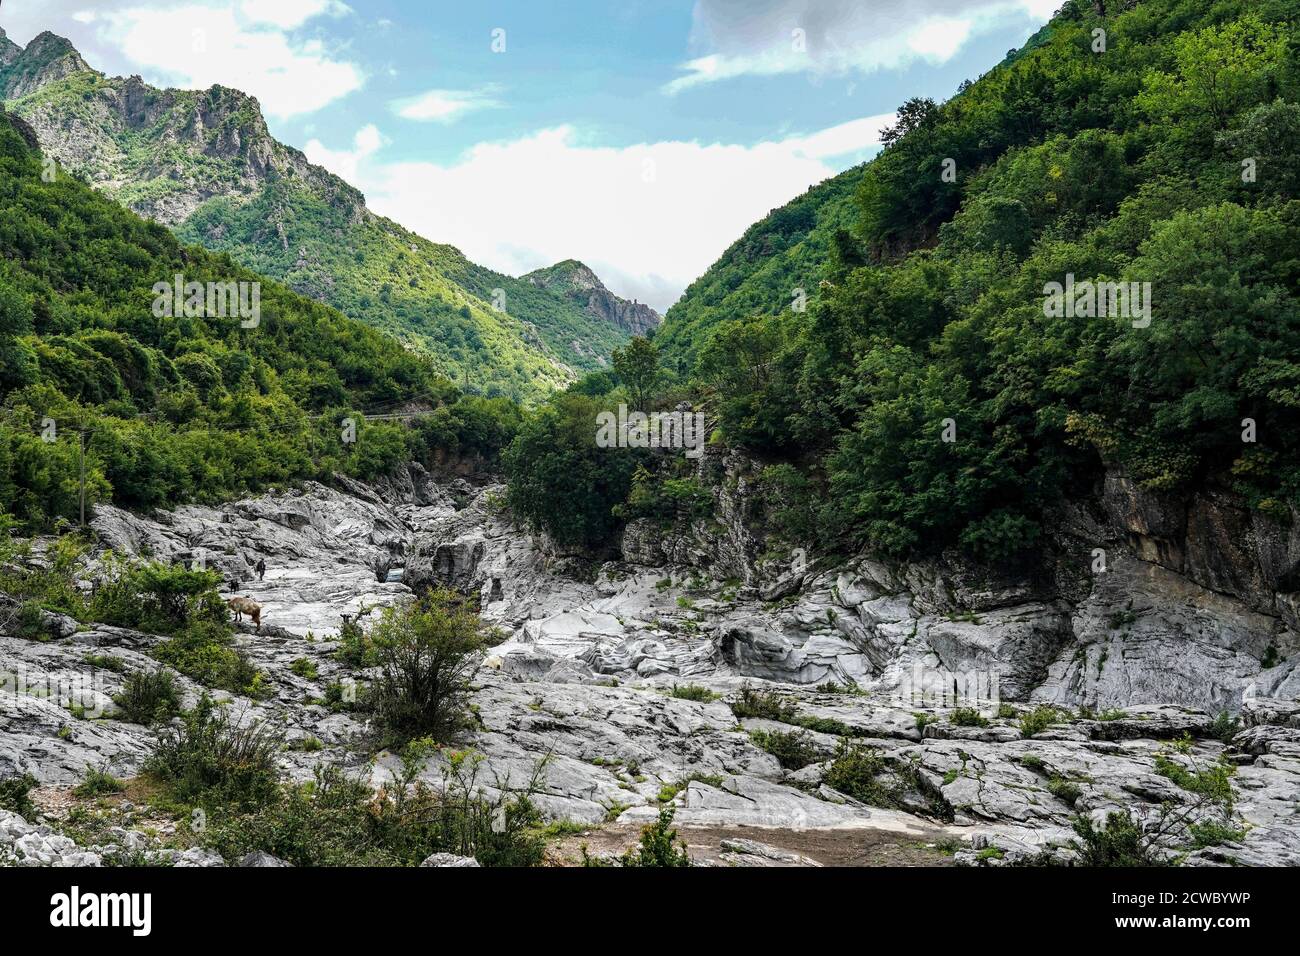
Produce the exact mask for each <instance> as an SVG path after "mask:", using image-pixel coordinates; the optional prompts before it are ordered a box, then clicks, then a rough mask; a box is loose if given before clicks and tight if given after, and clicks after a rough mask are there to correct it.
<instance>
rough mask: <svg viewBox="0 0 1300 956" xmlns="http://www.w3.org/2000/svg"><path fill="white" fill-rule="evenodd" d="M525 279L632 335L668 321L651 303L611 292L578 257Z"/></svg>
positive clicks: (652, 329) (645, 332) (534, 273)
mask: <svg viewBox="0 0 1300 956" xmlns="http://www.w3.org/2000/svg"><path fill="white" fill-rule="evenodd" d="M524 279H525V280H527V281H528V282H531V283H532V284H533V285H536V286H540V287H541V288H543V289H546V290H548V291H550V292H555V293H557V294H559V295H562V296H564V297H565V298H567V299H571V300H572V301H574V302H577V303H578V304H579V305H581V306H583V308H585V309H586V310H587V312H588V313H589V314H590V315H591V316H592V317H594V318H596V319H598V320H599V321H601V322H606V323H609V324H610V325H614V326H617V327H618V328H620V329H622V330H623V331H624V332H627V333H628V334H629V335H646V334H647V333H649V332H653V331H654V330H655V329H657V328H659V326H660V325H661V324H662V323H663V320H664V319H663V316H661V315H660V314H659V313H658V312H656V311H655V310H654V309H652V308H650V306H648V305H645V304H643V303H640V302H636V301H632V302H629V301H628V300H627V299H624V298H620V297H619V296H617V295H615V294H614V293H612V292H610V291H609V290H608V289H606V288H605V284H604V283H603V282H601V281H600V277H599V276H597V275H596V273H594V272H592V271H591V269H590V268H588V267H587V266H585V265H583V264H582V263H581V262H578V261H577V260H576V259H566V260H564V261H563V262H557V263H556V264H555V265H553V266H547V267H546V268H545V269H538V270H537V271H536V272H530V273H528V275H526V276H524Z"/></svg>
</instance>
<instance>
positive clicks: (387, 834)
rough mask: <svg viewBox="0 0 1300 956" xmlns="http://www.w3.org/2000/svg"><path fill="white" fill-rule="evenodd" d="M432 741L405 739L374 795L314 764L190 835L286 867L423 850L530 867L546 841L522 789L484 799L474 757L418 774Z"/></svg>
mask: <svg viewBox="0 0 1300 956" xmlns="http://www.w3.org/2000/svg"><path fill="white" fill-rule="evenodd" d="M432 756H433V747H432V745H431V744H430V743H429V742H428V741H415V742H412V743H411V744H410V745H408V746H407V747H406V748H405V750H404V751H403V753H402V769H401V771H400V773H399V774H397V775H395V777H394V779H393V780H392V781H391V782H390V783H389V784H387V785H386V786H384V787H383V788H381V789H380V791H379V792H378V793H375V792H374V791H373V790H372V789H371V788H370V785H369V784H368V783H366V782H365V781H364V780H361V779H356V778H353V777H349V776H347V775H346V774H345V772H344V771H343V770H342V769H341V768H339V767H337V766H321V767H317V768H316V773H315V780H314V781H313V782H312V783H309V784H306V785H302V786H294V785H290V784H282V785H281V786H279V787H278V788H276V789H275V790H272V791H270V792H269V793H267V794H266V796H265V799H263V800H262V801H261V802H260V804H259V805H257V806H255V807H253V808H251V809H250V810H248V812H245V813H241V814H238V815H230V814H221V815H220V816H218V817H217V818H216V819H215V820H213V821H212V825H210V826H209V827H208V828H207V829H206V831H205V832H204V833H202V834H200V835H199V836H200V837H201V839H202V840H203V842H205V843H207V844H208V845H209V846H212V847H213V848H215V849H217V850H218V851H220V852H221V853H222V855H224V856H225V857H226V858H227V859H229V860H238V859H240V858H241V857H243V856H244V854H246V853H250V852H254V851H260V852H266V853H270V854H272V855H273V856H276V857H278V858H279V859H282V860H284V861H285V862H287V863H291V864H293V865H294V866H418V865H419V864H420V863H421V862H422V861H423V860H424V859H425V858H427V857H428V856H429V855H430V854H433V853H452V854H455V855H457V856H472V857H474V858H475V859H477V860H478V862H479V863H480V865H482V866H485V867H492V866H500V867H516V866H536V865H538V864H539V863H541V861H542V856H543V853H544V850H545V847H546V842H545V839H544V836H543V833H542V831H541V828H540V814H539V813H538V812H537V810H536V808H535V807H534V806H533V803H532V801H531V799H530V798H531V796H532V795H533V794H534V792H535V791H536V781H533V782H531V783H530V784H529V785H528V786H527V787H525V788H524V789H523V790H522V791H520V792H502V793H499V794H498V795H497V796H495V797H491V798H489V797H488V796H487V795H486V794H485V792H484V789H483V787H482V786H481V785H480V783H479V780H478V777H479V764H480V763H481V758H480V757H478V756H477V755H475V754H468V753H453V754H449V755H447V756H446V764H445V767H444V771H443V779H442V781H441V787H431V786H429V785H428V784H427V783H425V781H424V780H422V779H419V776H420V774H421V772H422V771H423V770H424V769H425V766H426V764H427V763H428V761H429V759H430V758H431V757H432Z"/></svg>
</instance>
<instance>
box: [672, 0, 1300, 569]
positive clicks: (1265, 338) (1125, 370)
mask: <svg viewBox="0 0 1300 956" xmlns="http://www.w3.org/2000/svg"><path fill="white" fill-rule="evenodd" d="M1298 12H1300V11H1298V10H1297V7H1296V4H1295V3H1294V2H1293V0H1249V2H1247V0H1220V2H1216V3H1213V4H1211V3H1205V2H1199V0H1143V2H1142V3H1140V4H1137V5H1128V6H1125V7H1124V8H1123V9H1122V10H1116V11H1114V12H1113V13H1112V15H1109V16H1105V17H1101V16H1098V14H1097V13H1096V12H1095V9H1094V6H1093V5H1092V4H1091V3H1084V2H1078V0H1072V2H1070V3H1067V4H1066V5H1065V7H1064V8H1063V10H1062V11H1061V13H1060V14H1058V16H1057V17H1056V18H1055V20H1054V21H1053V23H1052V24H1051V25H1050V26H1049V27H1048V28H1047V29H1046V30H1044V31H1043V32H1042V33H1041V34H1040V35H1039V36H1037V37H1035V39H1034V41H1033V43H1032V44H1031V45H1030V47H1029V48H1027V49H1025V50H1022V51H1019V52H1018V53H1016V54H1015V55H1013V56H1012V57H1009V58H1008V60H1007V61H1006V62H1005V63H1003V64H1002V65H1000V66H998V67H997V68H995V69H993V70H992V71H990V72H989V73H988V74H986V75H985V76H983V77H982V78H981V79H979V80H978V81H977V82H975V83H973V84H969V85H964V86H963V89H962V90H961V91H960V92H959V93H958V95H956V96H955V97H953V98H952V99H951V100H949V101H947V102H945V103H943V104H941V105H936V104H934V103H931V102H929V101H925V100H916V101H912V102H910V103H909V104H908V105H907V107H906V108H905V109H904V110H903V111H902V112H901V113H900V120H899V124H898V127H897V128H896V130H895V131H894V134H893V135H891V136H890V137H888V139H889V140H890V141H891V144H890V145H889V146H887V148H886V149H885V150H884V152H883V153H882V154H881V155H880V156H879V157H878V158H877V159H876V160H874V161H873V162H871V163H869V164H868V165H867V166H866V167H865V168H863V169H862V170H858V171H852V172H850V173H846V174H845V175H844V176H843V177H840V178H839V179H837V180H833V181H831V182H830V183H827V184H825V185H824V186H822V187H819V190H820V192H819V190H813V191H812V192H810V193H809V194H808V195H806V196H804V197H801V198H800V199H799V200H796V201H795V202H794V203H792V204H791V205H790V206H788V207H786V208H784V209H782V210H779V211H778V212H777V213H774V214H773V215H772V216H771V217H769V219H767V220H765V221H764V222H763V223H760V224H759V225H757V226H755V227H754V228H753V229H751V230H750V232H749V233H748V234H747V235H746V237H745V238H744V239H742V241H741V242H740V243H738V244H737V246H736V247H733V249H732V250H730V251H729V252H728V253H727V255H726V256H724V257H723V259H722V260H721V261H720V262H719V263H718V264H717V265H716V266H715V267H714V268H713V269H712V270H710V272H709V274H708V275H706V276H705V277H704V278H702V279H701V280H699V281H698V282H697V283H696V284H695V285H694V286H692V288H691V289H690V290H688V292H687V295H686V297H685V299H684V300H683V301H682V302H681V303H679V304H678V305H677V306H676V307H674V309H673V310H672V311H670V313H669V315H668V317H667V321H666V325H665V327H664V329H663V331H662V334H661V335H659V336H658V337H657V338H656V341H657V343H658V344H659V345H660V347H661V349H663V351H664V353H665V361H666V362H667V363H668V364H669V365H670V366H672V367H676V368H680V369H682V370H684V371H688V372H689V373H690V375H691V376H692V377H693V379H694V381H695V383H696V387H697V389H698V390H699V392H700V393H701V395H702V397H703V398H704V399H705V400H706V401H707V402H708V403H709V405H710V406H711V407H713V408H716V410H717V413H718V417H719V419H720V427H721V430H722V432H723V435H724V436H725V437H726V438H727V439H728V440H730V441H731V442H734V443H739V444H741V445H742V446H744V447H746V448H747V449H749V450H750V451H752V452H754V453H756V454H758V455H760V456H764V457H766V458H767V459H768V460H770V461H771V462H773V464H774V465H777V466H779V467H780V468H781V469H783V470H779V471H776V472H774V473H773V475H772V478H773V481H772V482H771V487H770V489H769V490H770V491H773V492H775V493H778V494H777V495H776V497H774V500H773V502H772V503H773V505H774V508H773V510H774V511H776V512H779V514H780V516H781V521H780V522H779V524H780V527H779V528H778V529H777V530H783V531H784V532H785V533H786V534H787V535H788V536H789V537H791V538H794V539H797V540H802V541H805V542H809V541H817V542H818V543H819V544H820V545H822V546H830V547H836V548H842V549H845V550H848V549H854V548H858V547H862V546H867V547H870V548H872V549H874V550H876V551H878V552H882V553H886V554H893V555H908V554H915V553H918V552H930V551H935V550H938V549H942V548H946V547H950V546H954V545H955V546H960V547H961V548H963V549H964V550H966V551H967V552H969V553H971V554H973V555H975V556H977V557H981V558H984V559H987V560H992V561H1002V560H1008V559H1013V558H1016V557H1018V556H1021V555H1024V554H1026V553H1027V552H1030V551H1032V550H1033V549H1034V548H1035V547H1036V546H1037V545H1038V544H1040V542H1041V541H1042V539H1043V536H1044V531H1045V528H1046V526H1047V522H1048V521H1050V519H1047V518H1045V515H1047V514H1048V513H1049V511H1050V509H1051V508H1052V507H1053V506H1054V505H1056V504H1057V503H1058V502H1059V501H1061V500H1062V499H1063V498H1066V497H1077V496H1085V495H1087V494H1088V493H1090V492H1091V491H1093V490H1094V489H1095V488H1096V487H1097V482H1098V480H1099V478H1100V476H1101V474H1102V472H1103V470H1104V469H1106V468H1108V467H1109V468H1117V469H1122V470H1124V471H1125V472H1126V473H1127V474H1129V475H1130V476H1131V477H1132V478H1134V479H1135V480H1136V481H1137V482H1139V484H1140V485H1141V487H1143V488H1146V489H1148V490H1152V491H1161V492H1169V493H1173V494H1178V493H1183V492H1186V491H1189V490H1192V489H1196V488H1200V487H1205V486H1206V485H1214V486H1217V487H1220V488H1226V489H1228V490H1230V491H1232V492H1234V493H1236V494H1237V495H1238V496H1239V497H1240V498H1241V499H1242V500H1244V501H1245V502H1247V503H1248V504H1249V505H1250V506H1252V507H1254V508H1256V509H1259V510H1260V511H1262V512H1264V513H1267V514H1270V515H1275V516H1277V517H1279V518H1282V519H1286V518H1287V517H1288V515H1289V512H1290V509H1291V508H1292V507H1294V506H1295V505H1296V504H1297V503H1300V470H1297V468H1296V462H1297V460H1300V308H1298V304H1297V303H1298V300H1297V295H1296V293H1297V287H1298V282H1300V256H1297V249H1300V201H1298V200H1300V197H1297V195H1296V185H1297V176H1296V173H1295V169H1294V157H1295V155H1296V154H1297V151H1298V150H1300V67H1298V58H1297V40H1296V39H1295V37H1296V35H1297V34H1296V29H1295V28H1296V18H1297V13H1298ZM1096 29H1104V30H1105V31H1106V45H1105V49H1104V51H1095V50H1094V34H1093V31H1094V30H1096ZM948 159H951V160H953V161H955V167H953V168H955V173H956V175H955V177H945V176H944V175H943V172H944V169H945V160H948ZM1247 160H1252V161H1253V165H1252V164H1250V163H1247V162H1246V161H1247ZM1252 170H1253V173H1254V176H1253V177H1252V176H1251V175H1250V172H1251V171H1252ZM949 179H951V180H952V181H948V180H949ZM850 188H852V190H853V191H854V192H855V195H854V199H853V203H852V205H853V207H854V208H853V213H852V218H853V219H854V222H853V226H852V235H849V234H847V233H846V232H845V231H844V222H845V218H846V217H848V216H849V212H848V208H849V207H848V205H846V203H847V202H848V201H847V200H846V199H845V198H844V197H845V194H846V193H847V192H848V191H850ZM1067 275H1073V277H1074V281H1075V282H1076V283H1081V282H1084V281H1085V280H1097V281H1124V282H1135V283H1150V287H1151V296H1150V300H1149V302H1150V306H1151V308H1150V319H1151V321H1150V322H1149V324H1144V323H1143V322H1142V321H1141V316H1140V315H1138V314H1130V315H1114V316H1112V315H1105V314H1099V315H1097V316H1085V315H1079V316H1072V317H1063V316H1062V317H1049V315H1048V314H1047V313H1048V310H1047V309H1045V305H1044V300H1045V297H1046V296H1045V293H1046V290H1047V284H1048V283H1052V282H1056V283H1062V284H1064V283H1065V282H1066V278H1067ZM799 288H801V289H804V290H806V292H807V294H808V308H807V310H806V311H799V310H796V309H794V308H792V307H791V306H792V301H793V296H794V294H795V290H796V289H799ZM1247 420H1249V421H1247ZM1248 429H1253V436H1252V437H1254V439H1255V440H1254V441H1249V440H1243V433H1244V432H1246V431H1247V430H1248ZM778 479H779V480H778Z"/></svg>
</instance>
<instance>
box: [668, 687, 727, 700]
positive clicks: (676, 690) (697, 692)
mask: <svg viewBox="0 0 1300 956" xmlns="http://www.w3.org/2000/svg"><path fill="white" fill-rule="evenodd" d="M672 696H674V697H676V698H677V699H678V700H693V701H697V702H698V703H701V704H708V703H711V702H713V701H715V700H717V699H718V698H719V697H721V696H722V695H721V694H715V693H714V692H713V691H711V690H709V689H708V688H707V687H701V686H700V685H699V684H673V691H672Z"/></svg>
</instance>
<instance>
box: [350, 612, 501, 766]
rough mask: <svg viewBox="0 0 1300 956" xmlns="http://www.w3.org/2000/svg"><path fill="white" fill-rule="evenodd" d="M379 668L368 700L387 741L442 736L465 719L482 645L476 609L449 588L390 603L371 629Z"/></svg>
mask: <svg viewBox="0 0 1300 956" xmlns="http://www.w3.org/2000/svg"><path fill="white" fill-rule="evenodd" d="M371 637H372V639H373V640H374V642H375V646H376V647H377V648H378V649H379V657H380V664H379V667H380V672H379V676H378V677H377V678H376V679H375V682H374V684H373V685H372V686H371V689H370V695H369V702H370V706H371V709H372V710H373V712H374V716H375V720H376V722H377V724H378V725H379V727H380V729H381V730H382V731H383V732H384V733H385V734H386V735H387V737H388V740H389V742H406V741H409V740H412V739H415V738H417V737H425V736H428V737H432V738H433V739H435V740H437V741H440V742H445V741H447V740H449V739H450V738H451V737H452V735H454V734H455V733H456V732H457V731H459V730H461V729H462V728H464V727H465V726H466V725H467V724H468V722H469V693H470V681H471V680H472V679H473V677H474V675H475V673H476V672H477V671H478V667H479V663H480V661H479V652H480V651H481V650H482V649H483V647H484V640H483V636H482V630H481V625H480V623H479V619H478V615H476V614H474V613H473V612H472V611H470V610H469V609H467V608H466V607H464V606H463V605H462V604H460V603H459V602H457V601H456V599H455V598H454V596H452V595H449V594H434V595H431V596H430V597H428V598H426V599H425V600H423V601H421V602H420V603H419V604H417V605H415V606H414V607H410V608H389V609H388V610H386V611H385V612H384V616H383V617H382V618H381V620H380V621H379V623H378V624H377V625H376V626H375V628H374V630H373V631H372V633H371Z"/></svg>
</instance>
